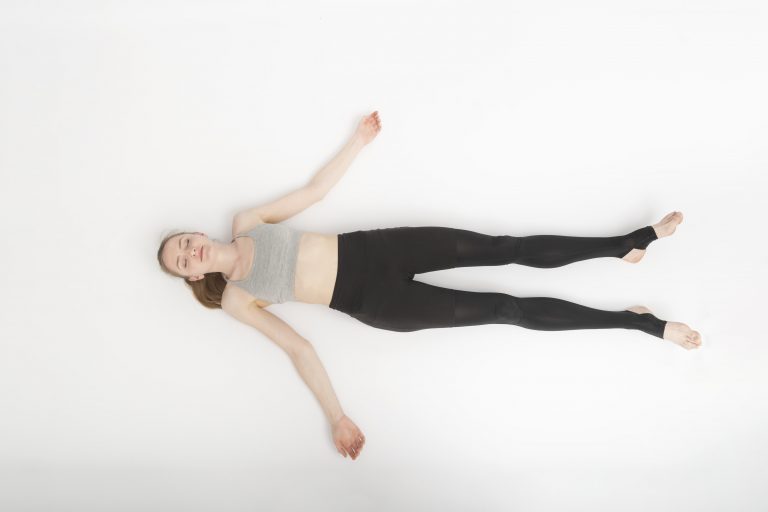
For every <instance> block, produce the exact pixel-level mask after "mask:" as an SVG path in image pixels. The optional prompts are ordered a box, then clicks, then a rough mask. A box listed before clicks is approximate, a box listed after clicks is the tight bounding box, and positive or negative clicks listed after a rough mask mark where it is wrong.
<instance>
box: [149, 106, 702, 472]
mask: <svg viewBox="0 0 768 512" xmlns="http://www.w3.org/2000/svg"><path fill="white" fill-rule="evenodd" d="M380 129H381V121H380V120H379V117H378V112H373V113H372V114H370V115H368V116H365V117H364V118H363V120H362V121H361V122H360V125H359V126H358V129H357V132H356V133H355V136H356V137H359V138H360V140H362V141H363V143H364V144H368V143H369V142H371V141H372V140H373V139H374V138H375V137H376V135H377V134H378V133H379V131H380ZM343 170H344V169H342V172H343ZM336 179H338V178H336ZM682 221H683V214H682V212H671V213H669V214H667V215H666V216H665V217H664V218H663V219H661V220H660V221H659V222H658V223H656V224H654V225H653V228H654V230H655V231H656V236H657V237H658V238H663V237H667V236H670V235H672V234H673V233H674V232H675V229H676V227H677V225H678V224H680V223H681V222H682ZM180 239H181V240H180ZM179 242H181V244H182V246H181V247H179V245H178V244H179ZM201 248H202V249H203V258H202V259H200V249H201ZM645 253H646V250H641V249H633V250H632V251H631V252H630V253H629V254H627V255H626V256H624V258H622V259H623V260H625V261H627V262H629V263H638V262H639V261H640V260H641V259H642V258H643V257H644V256H645ZM177 257H178V258H180V259H179V263H180V264H181V266H182V268H178V267H177V266H176V258H177ZM247 257H248V253H247V251H245V250H244V248H242V246H240V245H238V244H237V243H235V241H233V242H230V243H226V244H223V243H220V242H218V241H216V240H212V239H209V238H208V236H207V235H205V234H204V233H200V232H196V233H193V234H185V235H177V236H175V237H173V238H172V239H170V240H169V242H168V243H167V244H166V249H165V253H164V255H163V260H164V262H165V264H166V265H167V266H168V268H172V269H174V270H175V271H176V272H177V273H179V274H180V275H182V276H185V277H188V278H189V280H191V281H197V280H199V279H203V277H204V275H205V274H206V273H208V272H221V273H223V274H224V275H225V276H227V278H229V276H231V275H232V274H233V273H234V271H235V269H237V268H239V267H240V266H241V264H242V262H243V260H244V259H245V258H247ZM627 310H629V311H632V312H635V313H652V312H651V310H650V309H648V308H646V307H645V306H632V307H630V308H627ZM664 339H666V340H670V341H672V342H673V343H676V344H678V345H680V346H681V347H683V348H686V349H688V350H690V349H693V348H698V347H699V346H700V345H701V336H700V334H699V333H698V332H697V331H694V330H693V329H691V328H690V327H688V325H686V324H684V323H681V322H667V325H666V328H665V330H664ZM331 424H332V433H333V441H334V444H335V446H336V449H337V450H338V452H339V453H340V454H341V455H343V456H344V457H347V455H349V456H350V457H351V458H352V459H353V460H356V459H357V457H359V456H360V452H361V450H362V448H363V445H364V444H365V436H364V435H363V433H362V432H361V431H360V429H359V428H358V427H357V425H355V423H354V422H353V421H352V420H351V419H349V418H348V417H347V416H346V415H344V414H343V413H342V414H341V416H340V417H338V419H337V418H336V417H334V418H333V421H332V422H331Z"/></svg>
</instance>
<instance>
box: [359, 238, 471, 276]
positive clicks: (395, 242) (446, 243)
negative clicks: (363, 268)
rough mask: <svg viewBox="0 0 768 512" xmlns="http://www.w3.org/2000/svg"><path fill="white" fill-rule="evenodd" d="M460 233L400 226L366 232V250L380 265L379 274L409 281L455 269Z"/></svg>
mask: <svg viewBox="0 0 768 512" xmlns="http://www.w3.org/2000/svg"><path fill="white" fill-rule="evenodd" d="M459 231H461V230H458V229H454V228H448V227H439V226H404V227H396V228H383V229H374V230H371V231H368V232H367V233H368V239H367V242H368V247H369V248H370V251H371V254H372V255H374V257H375V259H376V260H377V261H378V262H380V265H379V269H380V271H381V272H380V273H382V274H383V273H389V274H390V275H392V276H393V277H396V278H401V279H402V278H404V279H413V276H414V275H415V274H421V273H424V272H432V271H436V270H445V269H449V268H455V267H456V266H457V258H456V246H457V238H458V232H459Z"/></svg>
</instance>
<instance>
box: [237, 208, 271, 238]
mask: <svg viewBox="0 0 768 512" xmlns="http://www.w3.org/2000/svg"><path fill="white" fill-rule="evenodd" d="M262 224H266V222H264V220H263V219H261V218H260V217H256V216H253V215H246V214H245V212H240V213H238V214H237V215H235V217H234V218H233V219H232V238H235V237H236V236H238V235H242V234H244V233H247V232H248V231H250V230H252V229H253V228H255V227H256V226H261V225H262Z"/></svg>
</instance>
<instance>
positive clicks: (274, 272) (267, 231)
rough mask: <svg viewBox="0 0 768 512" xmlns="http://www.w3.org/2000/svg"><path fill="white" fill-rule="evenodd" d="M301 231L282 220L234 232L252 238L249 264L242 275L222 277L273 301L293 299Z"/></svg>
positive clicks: (261, 297)
mask: <svg viewBox="0 0 768 512" xmlns="http://www.w3.org/2000/svg"><path fill="white" fill-rule="evenodd" d="M302 234H303V231H299V230H297V229H293V228H291V227H288V226H285V225H283V224H259V225H258V226H256V227H255V228H253V229H252V230H250V231H246V232H245V233H243V234H241V235H237V236H236V237H235V238H239V237H241V236H249V237H251V239H253V243H254V255H253V264H252V265H251V270H250V272H249V273H248V275H247V276H246V277H244V278H243V279H238V280H237V281H231V280H229V279H227V278H226V277H225V278H224V279H226V280H227V282H230V283H233V284H235V285H237V286H239V287H240V288H242V289H244V290H245V291H247V292H248V293H250V294H251V295H253V296H254V297H256V298H257V299H264V300H266V301H268V302H271V303H273V304H280V303H281V302H286V301H290V300H295V297H294V296H293V287H294V278H295V276H296V259H297V258H298V255H299V241H300V239H301V235H302ZM233 240H234V239H233Z"/></svg>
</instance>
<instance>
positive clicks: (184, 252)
mask: <svg viewBox="0 0 768 512" xmlns="http://www.w3.org/2000/svg"><path fill="white" fill-rule="evenodd" d="M210 247H211V241H210V240H209V239H208V237H207V236H206V235H205V233H191V234H190V233H185V234H183V235H177V236H175V237H173V238H171V239H170V240H168V242H167V243H166V244H165V264H166V266H167V267H168V268H170V269H172V270H173V271H174V272H176V273H178V274H180V275H182V276H184V277H189V278H190V281H197V280H198V279H202V278H203V274H205V273H206V270H207V269H208V268H209V267H210V264H209V260H208V256H209V254H208V253H209V250H210ZM201 249H202V253H201ZM201 256H202V259H201Z"/></svg>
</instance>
